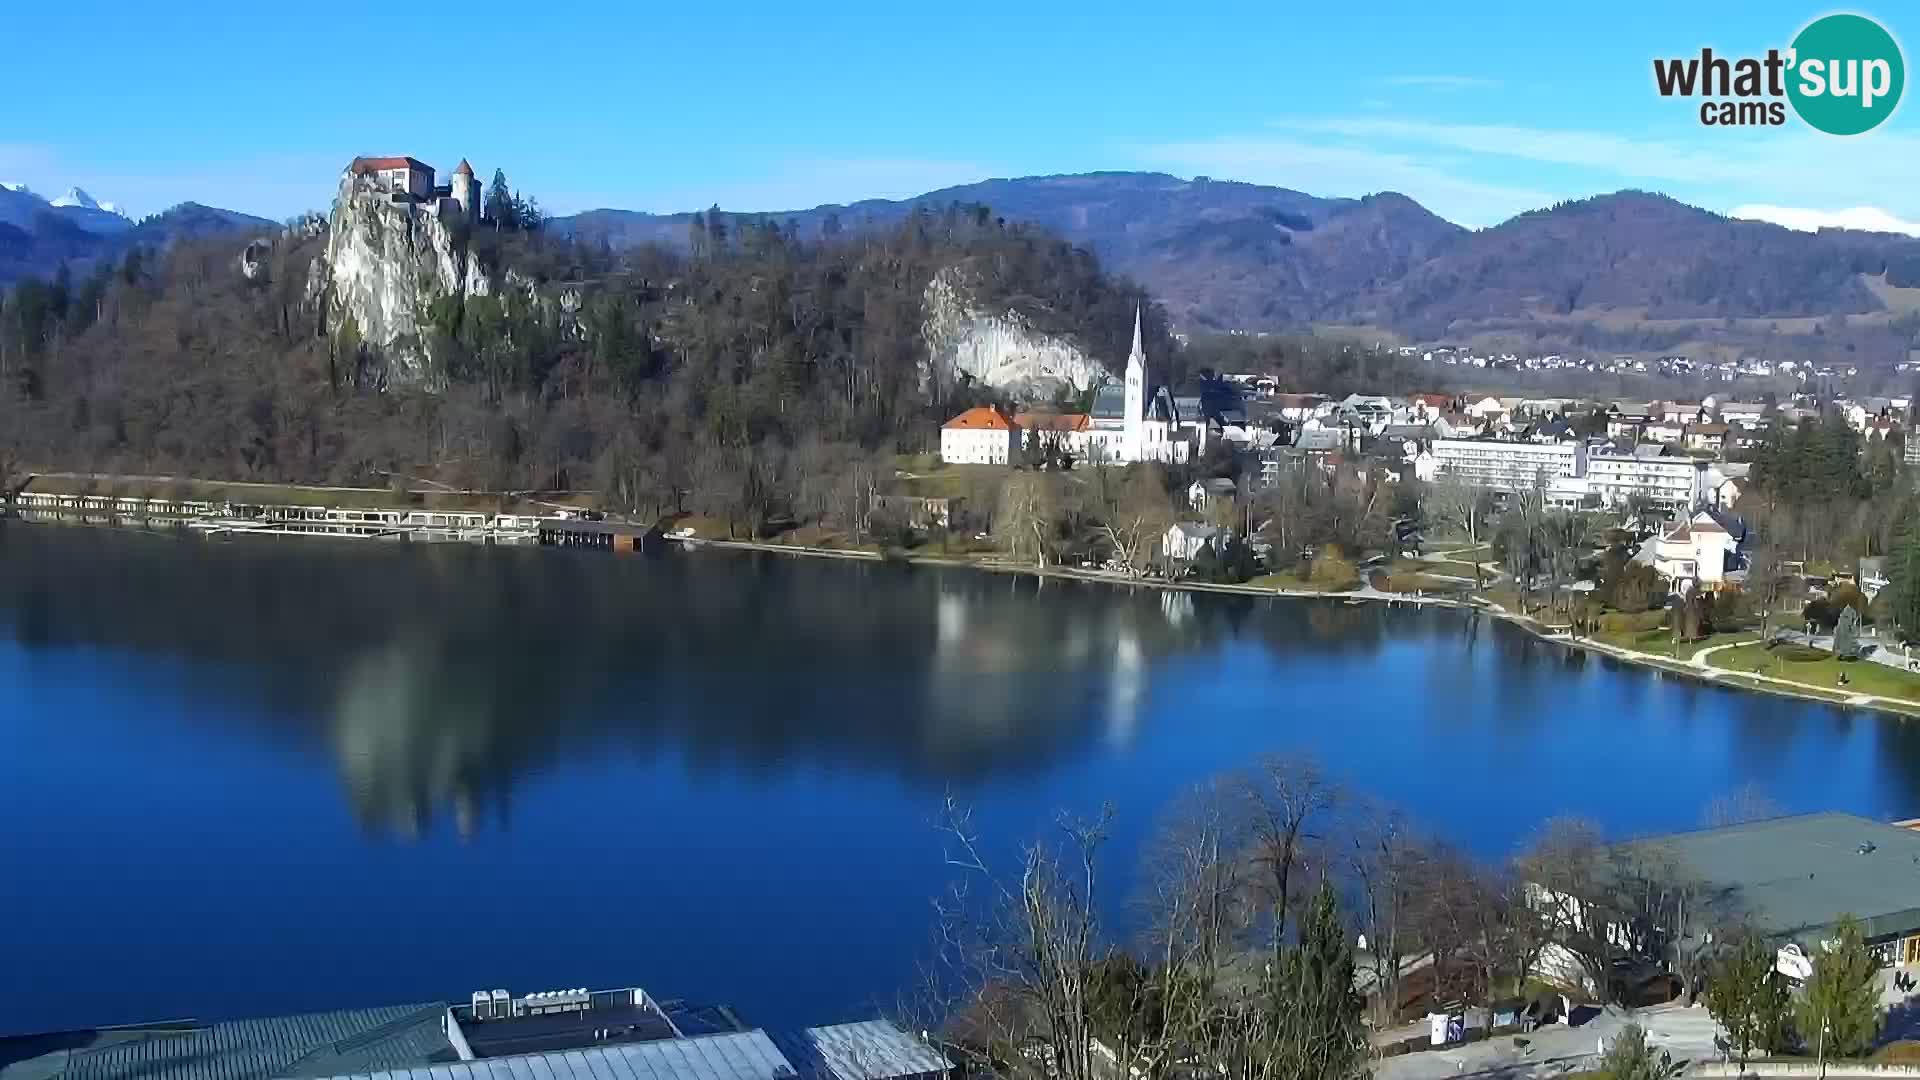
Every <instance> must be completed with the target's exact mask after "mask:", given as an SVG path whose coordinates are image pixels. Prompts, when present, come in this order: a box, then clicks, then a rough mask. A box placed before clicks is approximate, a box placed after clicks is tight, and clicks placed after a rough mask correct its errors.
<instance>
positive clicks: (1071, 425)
mask: <svg viewBox="0 0 1920 1080" xmlns="http://www.w3.org/2000/svg"><path fill="white" fill-rule="evenodd" d="M1013 422H1014V423H1015V424H1018V425H1019V426H1020V427H1022V428H1024V429H1026V430H1028V431H1085V430H1087V425H1088V424H1090V423H1092V421H1091V419H1090V418H1089V417H1088V416H1087V414H1086V413H1044V412H1023V413H1016V414H1015V415H1014V418H1013Z"/></svg>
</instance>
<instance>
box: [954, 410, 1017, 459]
mask: <svg viewBox="0 0 1920 1080" xmlns="http://www.w3.org/2000/svg"><path fill="white" fill-rule="evenodd" d="M1020 446H1021V436H1020V425H1018V424H1016V423H1014V422H1013V419H1012V418H1011V417H1009V416H1008V415H1007V414H1006V413H1003V412H1001V411H1000V410H999V409H996V408H993V407H992V406H989V405H980V406H976V407H975V408H971V409H968V410H967V411H966V412H963V413H961V414H960V415H959V416H956V417H954V418H953V419H951V420H949V421H947V422H946V423H945V424H942V425H941V426H940V460H941V461H944V462H946V463H947V464H949V465H1008V464H1011V463H1013V462H1017V461H1019V460H1020Z"/></svg>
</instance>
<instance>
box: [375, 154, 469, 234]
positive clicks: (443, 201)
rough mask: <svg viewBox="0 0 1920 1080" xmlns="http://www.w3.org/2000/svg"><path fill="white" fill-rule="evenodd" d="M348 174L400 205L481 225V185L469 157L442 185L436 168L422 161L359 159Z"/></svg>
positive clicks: (395, 158)
mask: <svg viewBox="0 0 1920 1080" xmlns="http://www.w3.org/2000/svg"><path fill="white" fill-rule="evenodd" d="M347 174H348V175H349V176H352V177H354V178H355V179H356V180H358V181H360V182H362V183H366V184H370V185H372V186H373V187H374V188H376V189H378V190H380V191H384V192H386V193H387V195H388V197H389V198H391V199H392V200H393V201H394V202H396V203H412V204H416V205H419V206H423V207H425V208H426V209H428V210H430V211H432V212H434V213H436V214H444V215H447V216H451V217H460V218H465V219H466V220H467V222H468V223H469V224H479V222H480V184H479V181H478V180H476V179H475V178H474V175H473V166H472V165H469V164H467V159H466V158H461V159H460V165H459V167H458V168H456V169H454V170H453V177H452V179H451V180H450V181H449V182H448V183H446V184H443V185H439V186H435V185H434V182H433V166H431V165H429V164H427V163H426V162H424V161H421V160H420V159H419V158H411V157H357V158H354V159H353V161H352V162H350V163H349V164H348V165H347Z"/></svg>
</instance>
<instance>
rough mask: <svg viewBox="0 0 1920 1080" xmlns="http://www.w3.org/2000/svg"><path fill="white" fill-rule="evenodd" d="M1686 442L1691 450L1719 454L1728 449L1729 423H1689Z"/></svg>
mask: <svg viewBox="0 0 1920 1080" xmlns="http://www.w3.org/2000/svg"><path fill="white" fill-rule="evenodd" d="M1684 442H1685V443H1686V447H1687V449H1689V450H1699V451H1702V452H1705V453H1712V454H1718V453H1720V451H1722V450H1724V449H1726V445H1727V425H1725V424H1722V423H1718V422H1714V421H1706V422H1702V423H1695V424H1688V425H1687V433H1686V438H1685V439H1684Z"/></svg>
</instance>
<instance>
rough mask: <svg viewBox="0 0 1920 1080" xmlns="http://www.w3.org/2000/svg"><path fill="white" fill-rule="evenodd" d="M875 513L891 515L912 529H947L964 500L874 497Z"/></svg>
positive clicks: (915, 496) (928, 497)
mask: <svg viewBox="0 0 1920 1080" xmlns="http://www.w3.org/2000/svg"><path fill="white" fill-rule="evenodd" d="M870 505H871V507H872V509H873V510H874V511H875V512H876V513H885V514H891V515H893V516H894V517H897V518H899V519H900V520H901V521H902V522H905V523H906V525H907V526H908V527H909V528H914V529H921V530H926V529H949V528H952V527H953V519H954V518H955V517H956V516H957V515H958V514H959V513H960V510H961V507H962V506H963V505H965V500H963V499H956V498H943V497H935V496H924V495H875V496H874V497H873V501H872V503H871V504H870Z"/></svg>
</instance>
